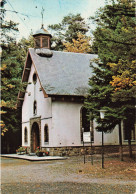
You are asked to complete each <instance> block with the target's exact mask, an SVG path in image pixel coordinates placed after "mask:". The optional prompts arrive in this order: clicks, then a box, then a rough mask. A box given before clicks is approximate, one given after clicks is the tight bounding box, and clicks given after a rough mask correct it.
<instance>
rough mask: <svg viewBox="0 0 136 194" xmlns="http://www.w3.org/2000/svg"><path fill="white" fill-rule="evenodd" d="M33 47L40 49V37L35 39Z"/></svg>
mask: <svg viewBox="0 0 136 194" xmlns="http://www.w3.org/2000/svg"><path fill="white" fill-rule="evenodd" d="M35 47H36V48H40V37H39V38H36V39H35Z"/></svg>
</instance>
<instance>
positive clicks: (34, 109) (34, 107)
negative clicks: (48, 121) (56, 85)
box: [33, 100, 37, 115]
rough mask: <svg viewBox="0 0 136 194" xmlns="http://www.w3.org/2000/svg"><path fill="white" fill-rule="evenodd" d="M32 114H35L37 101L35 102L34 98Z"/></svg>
mask: <svg viewBox="0 0 136 194" xmlns="http://www.w3.org/2000/svg"><path fill="white" fill-rule="evenodd" d="M33 114H34V115H36V114H37V102H36V100H35V101H34V104H33Z"/></svg>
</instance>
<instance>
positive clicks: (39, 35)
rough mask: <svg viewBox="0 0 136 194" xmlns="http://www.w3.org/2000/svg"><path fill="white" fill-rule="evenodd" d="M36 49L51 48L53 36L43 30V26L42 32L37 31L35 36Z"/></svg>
mask: <svg viewBox="0 0 136 194" xmlns="http://www.w3.org/2000/svg"><path fill="white" fill-rule="evenodd" d="M33 37H34V42H35V48H36V49H38V48H46V49H50V48H51V37H52V35H51V34H50V33H49V32H48V31H47V30H45V29H44V28H43V24H42V27H41V29H40V30H37V31H36V32H35V34H33Z"/></svg>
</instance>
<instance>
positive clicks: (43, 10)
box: [41, 7, 45, 28]
mask: <svg viewBox="0 0 136 194" xmlns="http://www.w3.org/2000/svg"><path fill="white" fill-rule="evenodd" d="M44 11H45V9H43V7H42V11H41V15H42V26H41V28H43V13H44Z"/></svg>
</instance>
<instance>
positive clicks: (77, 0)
mask: <svg viewBox="0 0 136 194" xmlns="http://www.w3.org/2000/svg"><path fill="white" fill-rule="evenodd" d="M104 5H105V0H7V3H6V4H5V7H4V8H5V9H6V10H8V11H6V19H7V20H12V21H14V22H17V23H19V26H18V28H19V33H18V37H17V39H20V38H21V37H23V36H24V37H25V38H27V37H28V35H29V34H30V32H31V30H32V32H35V31H36V30H37V29H39V28H40V27H41V23H42V17H41V11H42V7H43V8H44V10H45V11H44V18H43V23H44V27H45V28H46V29H47V26H48V25H49V24H56V23H60V22H61V21H62V19H63V17H64V16H66V15H68V14H69V13H73V14H77V13H80V14H81V16H82V17H83V18H85V19H87V18H88V17H89V16H93V15H94V14H95V12H96V10H97V9H98V8H99V7H103V6H104ZM15 12H18V13H15ZM93 28H94V26H92V29H93ZM50 33H51V32H50Z"/></svg>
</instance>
